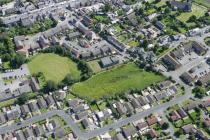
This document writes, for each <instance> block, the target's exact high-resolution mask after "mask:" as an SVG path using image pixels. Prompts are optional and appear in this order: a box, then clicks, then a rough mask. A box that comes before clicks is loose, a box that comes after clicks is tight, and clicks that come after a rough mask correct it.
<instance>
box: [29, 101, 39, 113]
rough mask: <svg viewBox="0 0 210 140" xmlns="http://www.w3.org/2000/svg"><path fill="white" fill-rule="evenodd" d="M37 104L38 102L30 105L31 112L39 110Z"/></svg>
mask: <svg viewBox="0 0 210 140" xmlns="http://www.w3.org/2000/svg"><path fill="white" fill-rule="evenodd" d="M36 103H37V101H32V102H30V103H29V104H28V106H29V108H30V110H31V112H34V111H37V110H38V109H39V108H38V106H37V104H36Z"/></svg>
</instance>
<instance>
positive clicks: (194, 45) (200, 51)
mask: <svg viewBox="0 0 210 140" xmlns="http://www.w3.org/2000/svg"><path fill="white" fill-rule="evenodd" d="M192 48H193V49H194V51H195V53H197V54H198V55H203V54H205V53H206V51H207V48H205V47H204V46H203V45H201V44H199V43H198V42H195V41H193V42H192Z"/></svg>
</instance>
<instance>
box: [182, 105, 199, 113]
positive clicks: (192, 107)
mask: <svg viewBox="0 0 210 140" xmlns="http://www.w3.org/2000/svg"><path fill="white" fill-rule="evenodd" d="M196 107H197V104H196V103H189V104H187V105H185V106H184V107H183V109H184V110H185V111H187V112H189V111H191V110H193V109H194V108H196Z"/></svg>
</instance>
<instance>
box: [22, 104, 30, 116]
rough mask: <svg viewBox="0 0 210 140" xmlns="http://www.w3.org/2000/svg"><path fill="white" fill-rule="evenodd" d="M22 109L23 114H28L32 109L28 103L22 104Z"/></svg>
mask: <svg viewBox="0 0 210 140" xmlns="http://www.w3.org/2000/svg"><path fill="white" fill-rule="evenodd" d="M20 110H21V112H22V114H23V115H26V114H28V113H29V112H30V109H29V107H28V105H26V104H24V105H21V106H20Z"/></svg>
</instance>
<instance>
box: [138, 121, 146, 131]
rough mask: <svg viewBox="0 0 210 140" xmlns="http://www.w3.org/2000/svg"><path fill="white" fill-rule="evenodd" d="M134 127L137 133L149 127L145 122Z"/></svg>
mask: <svg viewBox="0 0 210 140" xmlns="http://www.w3.org/2000/svg"><path fill="white" fill-rule="evenodd" d="M136 127H137V129H138V130H139V131H144V130H146V129H147V128H148V127H149V126H148V124H147V123H146V122H140V123H138V124H137V125H136Z"/></svg>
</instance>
